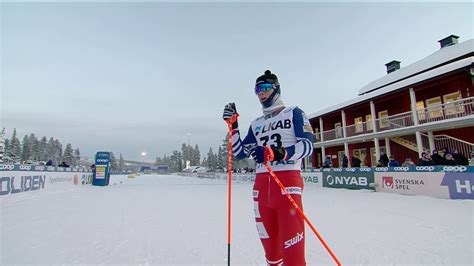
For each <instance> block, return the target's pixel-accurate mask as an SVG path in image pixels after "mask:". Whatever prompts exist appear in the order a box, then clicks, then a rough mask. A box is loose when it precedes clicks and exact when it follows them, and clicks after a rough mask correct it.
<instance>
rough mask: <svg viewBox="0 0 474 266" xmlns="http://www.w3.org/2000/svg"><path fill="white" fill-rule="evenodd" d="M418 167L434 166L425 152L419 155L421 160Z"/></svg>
mask: <svg viewBox="0 0 474 266" xmlns="http://www.w3.org/2000/svg"><path fill="white" fill-rule="evenodd" d="M418 165H421V166H430V165H435V163H434V161H433V160H432V159H431V157H430V155H429V154H428V153H427V152H422V153H421V158H420V160H419V161H418Z"/></svg>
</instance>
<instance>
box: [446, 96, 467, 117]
mask: <svg viewBox="0 0 474 266" xmlns="http://www.w3.org/2000/svg"><path fill="white" fill-rule="evenodd" d="M460 99H461V93H460V92H454V93H450V94H446V95H443V102H444V104H445V107H444V108H445V109H444V111H445V114H446V115H455V114H456V113H462V112H463V111H464V110H463V107H462V102H461V101H459V102H454V101H456V100H460ZM453 102H454V103H453Z"/></svg>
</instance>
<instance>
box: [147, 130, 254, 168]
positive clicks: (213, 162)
mask: <svg viewBox="0 0 474 266" xmlns="http://www.w3.org/2000/svg"><path fill="white" fill-rule="evenodd" d="M228 143H229V134H227V135H226V136H225V138H224V139H223V140H222V144H221V145H220V146H219V149H218V150H217V151H216V152H214V150H213V149H212V147H209V151H208V152H207V154H206V155H205V156H204V157H203V159H202V160H201V153H200V151H199V145H197V144H196V145H195V146H194V148H193V147H192V146H191V145H189V144H185V143H183V144H182V145H181V150H180V151H178V150H173V152H172V154H171V155H170V156H167V155H166V154H165V155H164V156H163V157H157V158H156V161H155V165H168V166H169V167H170V171H171V172H181V171H182V170H183V169H185V168H186V166H187V165H186V164H187V162H189V165H190V166H205V167H207V168H208V169H209V170H211V171H219V170H224V169H227V164H228V157H229V155H228V154H229V153H228ZM248 167H249V161H248V159H245V160H240V161H239V160H237V158H236V157H235V156H234V157H233V160H232V168H233V169H239V168H248Z"/></svg>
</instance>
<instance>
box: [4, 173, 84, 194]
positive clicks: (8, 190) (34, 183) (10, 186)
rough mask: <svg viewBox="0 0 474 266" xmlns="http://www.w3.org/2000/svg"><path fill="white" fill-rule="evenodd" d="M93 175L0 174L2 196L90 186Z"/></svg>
mask: <svg viewBox="0 0 474 266" xmlns="http://www.w3.org/2000/svg"><path fill="white" fill-rule="evenodd" d="M91 180H92V174H91V173H61V172H55V173H51V172H34V171H4V172H0V196H6V195H13V194H18V193H24V192H30V191H41V190H45V189H64V187H71V186H77V185H86V184H90V183H91Z"/></svg>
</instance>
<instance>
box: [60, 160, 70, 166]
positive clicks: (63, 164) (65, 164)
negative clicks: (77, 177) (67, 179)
mask: <svg viewBox="0 0 474 266" xmlns="http://www.w3.org/2000/svg"><path fill="white" fill-rule="evenodd" d="M59 167H69V165H68V164H67V163H66V162H65V161H63V162H62V163H61V164H60V165H59Z"/></svg>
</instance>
